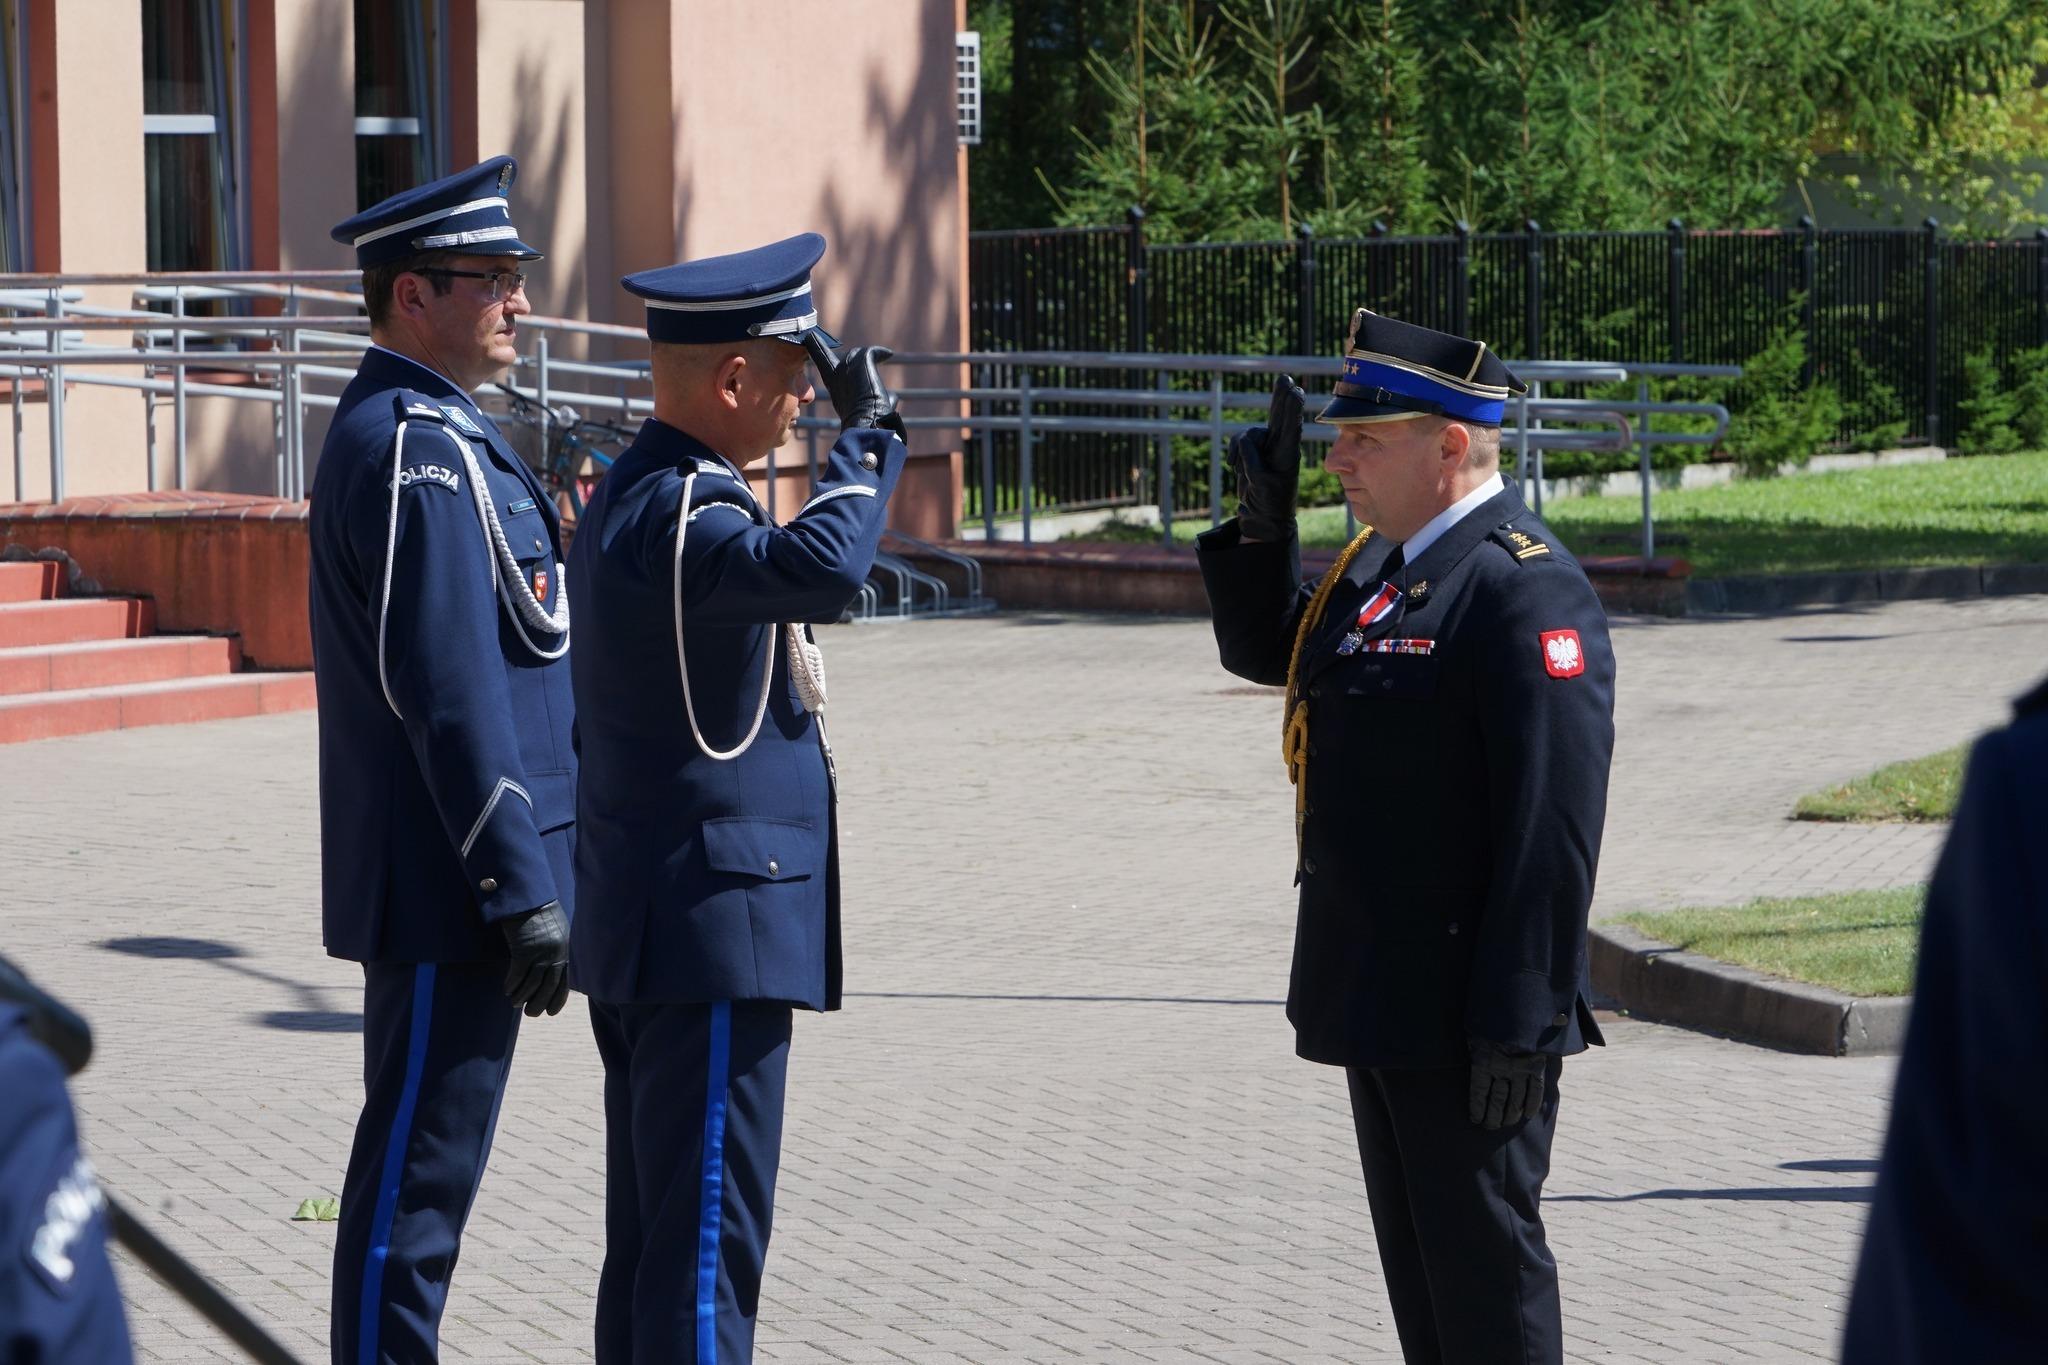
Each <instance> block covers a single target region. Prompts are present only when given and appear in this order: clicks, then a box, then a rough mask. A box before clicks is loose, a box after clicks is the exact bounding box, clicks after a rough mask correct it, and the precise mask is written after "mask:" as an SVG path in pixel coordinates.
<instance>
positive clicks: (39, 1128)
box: [0, 958, 134, 1365]
mask: <svg viewBox="0 0 2048 1365" xmlns="http://www.w3.org/2000/svg"><path fill="white" fill-rule="evenodd" d="M10 984H13V985H19V984H21V978H20V977H19V976H18V975H17V974H15V972H14V970H13V968H12V967H11V966H10V965H9V964H8V963H7V962H6V960H5V959H4V958H0V1097H4V1098H0V1361H4V1362H7V1365H15V1362H34V1365H129V1362H131V1361H132V1360H133V1359H134V1355H133V1353H132V1352H131V1350H130V1348H129V1345H128V1319H127V1316H126V1314H125V1312H124V1311H123V1309H122V1307H121V1287H120V1285H119V1284H117V1283H116V1282H115V1280H114V1267H113V1266H112V1265H111V1264H110V1263H109V1262H108V1259H107V1203H106V1197H105V1196H104V1195H103V1194H101V1192H100V1187H99V1181H98V1180H97V1179H96V1178H95V1177H94V1175H93V1169H92V1163H91V1162H90V1161H88V1160H86V1158H85V1156H84V1155H83V1154H82V1153H81V1152H80V1151H79V1150H78V1126H77V1123H76V1121H75V1120H74V1119H73V1118H72V1114H71V1097H70V1096H69V1095H68V1094H67V1093H65V1089H64V1072H65V1067H64V1065H62V1064H60V1063H59V1061H58V1059H57V1057H56V1056H55V1055H54V1054H53V1053H52V1052H51V1050H50V1048H49V1046H48V1045H47V1042H48V1040H47V1039H46V1038H45V1037H43V1036H42V1035H41V1034H40V1033H39V1031H38V1030H37V1028H36V1027H35V1020H34V1015H33V1013H32V1012H31V1011H30V1010H29V1009H26V1008H24V1007H23V1006H22V1005H21V1004H19V1003H13V999H12V998H14V997H17V995H18V993H17V992H15V991H13V990H10V989H9V986H10ZM83 1060H84V1059H83V1057H79V1058H76V1059H74V1061H73V1065H74V1066H75V1065H82V1064H83Z"/></svg>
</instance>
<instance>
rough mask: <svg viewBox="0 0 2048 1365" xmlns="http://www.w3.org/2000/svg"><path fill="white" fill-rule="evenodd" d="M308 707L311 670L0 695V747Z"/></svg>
mask: <svg viewBox="0 0 2048 1365" xmlns="http://www.w3.org/2000/svg"><path fill="white" fill-rule="evenodd" d="M312 705H313V675H312V674H311V673H230V674H226V675H223V676H221V677H214V678H172V679H168V680H166V681H162V682H147V683H134V684H130V685H128V686H125V687H88V688H80V689H77V690H74V691H68V692H31V693H25V694H23V695H20V696H13V697H0V744H19V743H21V742H22V741H24V740H32V739H56V738H58V737H59V736H62V735H83V734H90V733H93V732H95V731H99V730H129V729H134V728H135V727H137V726H141V725H181V724H184V723H186V722H189V721H200V720H228V719H232V718H234V717H237V716H258V715H264V716H267V715H271V714H274V713H276V712H279V711H303V710H306V709H308V708H309V707H311V706H312Z"/></svg>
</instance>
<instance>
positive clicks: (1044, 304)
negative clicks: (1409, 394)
mask: <svg viewBox="0 0 2048 1365" xmlns="http://www.w3.org/2000/svg"><path fill="white" fill-rule="evenodd" d="M968 277H969V288H970V315H969V316H970V327H971V331H972V341H971V345H972V347H973V349H975V350H992V351H999V350H1076V351H1079V350H1087V351H1147V350H1149V351H1166V352H1182V353H1226V354H1246V353H1266V354H1303V355H1321V354H1327V353H1330V352H1332V351H1333V350H1334V349H1335V348H1336V347H1337V346H1339V345H1341V344H1342V341H1343V329H1344V327H1345V325H1346V324H1347V322H1348V321H1349V318H1350V315H1351V310H1352V309H1353V308H1355V307H1357V306H1360V305H1364V306H1367V307H1370V308H1373V309H1375V310H1377V311H1379V312H1383V313H1387V314H1390V315H1392V316H1396V317H1400V318H1404V319H1407V320H1409V321H1412V322H1419V323H1422V324H1425V325H1427V326H1431V327H1437V328H1442V329H1444V330H1448V331H1454V332H1459V333H1462V334H1464V335H1468V336H1477V337H1481V338H1484V339H1485V340H1486V341H1487V342H1488V343H1489V344H1491V345H1492V346H1493V348H1494V349H1495V350H1496V351H1498V352H1500V353H1501V354H1503V355H1506V356H1510V357H1520V358H1526V359H1544V360H1608V361H1638V362H1644V361H1673V362H1689V363H1695V364H1731V365H1741V364H1745V363H1747V362H1748V361H1750V360H1751V359H1752V358H1753V357H1754V356H1756V355H1757V353H1758V352H1760V351H1761V350H1763V349H1764V347H1765V346H1766V345H1767V344H1768V343H1769V342H1770V340H1771V338H1772V337H1773V336H1774V335H1775V334H1776V333H1777V332H1778V331H1779V330H1781V329H1782V328H1784V327H1785V326H1787V325H1796V326H1797V327H1798V328H1799V329H1800V331H1801V332H1802V333H1803V335H1804V338H1805V342H1806V357H1807V374H1808V377H1809V379H1811V380H1820V381H1824V382H1826V383H1828V384H1830V385H1832V386H1833V387H1834V388H1835V389H1836V391H1837V392H1838V393H1839V394H1840V395H1841V397H1842V400H1843V407H1844V415H1843V426H1842V430H1841V432H1840V435H1841V437H1842V438H1843V439H1844V440H1851V439H1856V438H1858V437H1860V436H1865V435H1867V434H1868V433H1869V432H1870V431H1872V430H1877V429H1881V428H1884V427H1886V426H1888V425H1889V426H1890V427H1891V428H1892V431H1891V433H1890V434H1891V435H1893V436H1894V437H1895V438H1896V439H1897V440H1899V441H1901V442H1903V443H1907V444H1917V443H1939V442H1940V441H1942V440H1944V439H1949V440H1953V439H1954V436H1955V434H1956V432H1957V430H1958V427H1959V416H1960V413H1959V407H1958V405H1959V403H1960V402H1961V400H1962V398H1963V397H1964V396H1965V390H1964V385H1963V361H1964V358H1965V357H1967V356H1970V355H1973V354H1976V353H1977V352H1980V351H1984V350H1987V349H1988V350H1989V351H1990V352H1991V353H1992V354H1993V356H1994V357H1995V358H1996V359H1997V360H1998V362H1999V363H2000V364H2001V365H2003V364H2005V362H2006V361H2007V360H2008V359H2009V357H2010V356H2011V354H2012V353H2013V352H2014V351H2017V350H2022V349H2025V348H2028V347H2032V346H2039V345H2048V229H2043V230H2041V231H2040V232H2038V233H2036V234H2035V235H2034V236H2033V237H2030V238H2025V239H2021V240H2015V241H1971V240H1962V239H1957V238H1950V237H1945V236H1943V235H1942V234H1941V233H1940V231H1939V229H1938V227H1937V226H1936V224H1934V223H1933V222H1932V221H1931V220H1930V221H1929V222H1928V223H1926V224H1924V225H1923V226H1921V227H1919V228H1897V229H1859V230H1841V231H1837V230H1821V229H1817V228H1815V227H1814V226H1813V225H1812V224H1811V223H1810V222H1804V221H1802V223H1801V224H1800V225H1799V226H1797V227H1794V228H1791V229H1786V230H1779V229H1762V230H1745V231H1713V232H1702V231H1692V230H1689V229H1686V228H1685V227H1684V226H1683V225H1682V224H1679V223H1677V222H1675V221H1674V222H1673V223H1672V224H1671V225H1670V226H1669V227H1668V228H1667V229H1666V230H1664V231H1662V232H1545V231H1543V230H1542V229H1541V228H1539V227H1538V226H1537V225H1536V224H1533V223H1532V224H1530V225H1529V226H1528V228H1527V229H1526V230H1525V231H1522V232H1515V233H1474V232H1467V231H1459V232H1456V233H1453V234H1451V235H1449V236H1443V237H1392V236H1375V237H1365V238H1351V239H1341V240H1340V239H1331V240H1328V241H1324V240H1321V239H1318V238H1316V237H1315V236H1313V235H1311V234H1310V233H1309V232H1308V231H1307V230H1306V229H1305V228H1304V229H1303V231H1302V232H1301V233H1300V234H1299V236H1297V238H1296V239H1295V240H1294V241H1291V242H1224V243H1193V244H1171V245H1169V244H1163V243H1162V244H1153V243H1150V242H1148V241H1146V239H1145V231H1144V220H1143V215H1142V214H1139V213H1136V212H1134V213H1133V214H1132V216H1131V218H1130V221H1129V222H1128V223H1127V224H1126V225H1125V226H1123V227H1120V228H1114V227H1098V228H1066V229H1043V230H1026V231H1007V232H975V233H970V234H969V241H968ZM1041 382H1047V381H1045V380H1041Z"/></svg>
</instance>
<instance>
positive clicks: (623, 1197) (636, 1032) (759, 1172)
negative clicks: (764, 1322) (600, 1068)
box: [590, 1000, 791, 1365]
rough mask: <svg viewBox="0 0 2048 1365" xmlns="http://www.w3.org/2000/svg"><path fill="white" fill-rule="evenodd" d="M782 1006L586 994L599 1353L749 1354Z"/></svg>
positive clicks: (777, 1145)
mask: <svg viewBox="0 0 2048 1365" xmlns="http://www.w3.org/2000/svg"><path fill="white" fill-rule="evenodd" d="M790 1014H791V1011H790V1007H789V1006H787V1005H779V1004H772V1003H768V1002H764V1001H748V1000H741V1001H730V1002H721V1003H718V1004H698V1005H606V1004H601V1003H599V1002H597V1001H594V1000H593V1001H592V1002H591V1004H590V1021H591V1027H592V1029H593V1030H594V1031H595V1033H596V1034H597V1050H598V1054H599V1055H600V1056H601V1057H603V1059H604V1117H605V1257H604V1273H603V1275H602V1276H601V1277H600V1278H599V1280H598V1286H597V1365H743V1363H744V1362H746V1361H749V1360H751V1359H753V1353H754V1316H755V1313H756V1312H757V1310H758V1308H759V1304H760V1297H761V1272H762V1268H763V1266H764V1264H765V1263H766V1261H767V1258H768V1232H769V1224H770V1221H771V1219H772V1216H773V1213H774V1206H775V1173H776V1169H777V1167H778V1165H779V1163H780V1161H781V1157H782V1097H783V1084H784V1081H785V1079H786V1077H787V1073H788V1065H789V1038H790Z"/></svg>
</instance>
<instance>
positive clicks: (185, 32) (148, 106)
mask: <svg viewBox="0 0 2048 1365" xmlns="http://www.w3.org/2000/svg"><path fill="white" fill-rule="evenodd" d="M213 3H215V0H142V112H143V113H145V114H213V113H218V112H219V111H218V110H215V109H213V108H211V107H210V106H209V104H208V103H207V91H206V55H207V54H206V37H207V34H208V33H209V32H210V31H211V21H212V16H211V15H209V14H208V13H207V12H206V11H207V7H208V6H209V5H210V4H213Z"/></svg>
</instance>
